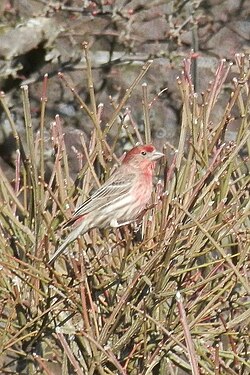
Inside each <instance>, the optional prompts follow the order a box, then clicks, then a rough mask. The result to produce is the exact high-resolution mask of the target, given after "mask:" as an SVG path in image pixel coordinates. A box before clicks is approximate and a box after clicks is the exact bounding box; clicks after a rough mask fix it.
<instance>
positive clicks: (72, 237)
mask: <svg viewBox="0 0 250 375" xmlns="http://www.w3.org/2000/svg"><path fill="white" fill-rule="evenodd" d="M87 230H88V227H87V225H86V221H84V222H82V223H81V224H80V225H79V226H77V227H76V228H74V229H73V230H72V232H71V233H70V234H69V235H68V236H67V237H66V238H65V240H64V241H63V243H62V244H61V245H60V246H59V248H58V249H57V250H56V252H55V254H54V255H53V256H52V258H51V259H50V260H49V262H48V264H49V265H51V264H53V263H54V262H55V260H56V259H57V258H58V257H59V256H60V255H61V254H62V253H63V251H64V250H65V249H66V247H67V246H68V245H69V244H70V243H71V242H73V241H75V239H76V238H77V237H78V236H80V234H84V233H85V232H87Z"/></svg>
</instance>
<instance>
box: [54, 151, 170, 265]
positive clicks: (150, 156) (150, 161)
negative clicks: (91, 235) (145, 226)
mask: <svg viewBox="0 0 250 375" xmlns="http://www.w3.org/2000/svg"><path fill="white" fill-rule="evenodd" d="M163 155H164V154H162V153H161V152H159V151H156V149H155V147H154V146H153V145H151V144H147V145H140V146H136V147H134V148H132V150H130V151H129V152H128V153H127V154H126V156H125V157H124V159H123V161H122V164H121V165H120V166H119V167H118V168H117V169H116V171H115V172H114V173H113V174H112V175H111V176H110V178H109V179H108V180H107V181H106V182H105V183H104V184H103V185H102V186H101V187H100V188H99V189H97V190H96V191H95V192H94V194H93V195H92V196H91V197H90V198H89V199H87V200H86V201H85V202H84V203H83V204H82V205H81V206H79V207H78V208H77V210H76V211H75V212H74V214H73V217H72V218H71V219H70V220H68V221H67V222H66V223H65V224H64V227H68V226H70V225H73V230H72V231H71V232H70V234H69V235H68V236H67V237H66V238H65V240H64V242H63V243H62V244H61V245H60V246H59V248H58V250H57V251H56V252H55V254H54V255H53V256H52V258H51V259H50V260H49V262H48V264H53V263H54V261H55V260H56V259H57V258H58V256H59V255H60V254H61V253H62V252H63V251H64V250H65V249H66V247H67V246H68V245H69V244H70V243H71V242H73V241H74V240H75V239H76V238H77V237H78V236H79V235H80V234H84V233H86V232H87V231H89V230H90V229H92V228H99V229H101V228H107V227H112V228H117V227H120V226H122V225H126V224H129V223H131V222H132V221H134V220H136V218H137V217H138V215H139V214H140V213H141V212H142V210H143V209H144V208H145V206H146V204H147V203H148V202H149V200H150V197H151V193H152V188H153V171H154V168H155V164H156V163H155V162H156V160H157V159H159V158H161V157H162V156H163Z"/></svg>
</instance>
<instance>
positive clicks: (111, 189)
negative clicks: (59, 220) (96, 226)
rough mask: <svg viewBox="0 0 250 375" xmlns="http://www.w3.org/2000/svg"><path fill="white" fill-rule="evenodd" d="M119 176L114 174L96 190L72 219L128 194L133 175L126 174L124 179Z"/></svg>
mask: <svg viewBox="0 0 250 375" xmlns="http://www.w3.org/2000/svg"><path fill="white" fill-rule="evenodd" d="M117 172H118V171H117ZM119 175H120V173H116V172H115V173H114V174H113V175H112V176H111V177H110V178H109V179H108V181H107V182H106V183H105V184H103V185H102V186H101V187H100V188H99V189H97V190H96V191H95V192H94V193H93V195H92V196H91V197H90V198H88V199H87V200H86V201H85V202H84V203H83V204H82V205H81V206H79V207H78V208H77V209H76V211H75V212H74V214H73V218H74V217H76V216H77V217H79V216H82V215H85V214H87V213H88V212H90V211H94V210H95V209H100V208H101V207H102V206H104V205H106V204H107V203H108V202H112V201H113V200H115V199H116V198H119V197H121V196H122V195H124V194H125V193H127V192H129V190H130V188H131V186H132V185H133V184H132V183H131V181H132V180H133V179H134V178H135V175H134V174H133V173H131V174H127V175H126V177H124V176H119Z"/></svg>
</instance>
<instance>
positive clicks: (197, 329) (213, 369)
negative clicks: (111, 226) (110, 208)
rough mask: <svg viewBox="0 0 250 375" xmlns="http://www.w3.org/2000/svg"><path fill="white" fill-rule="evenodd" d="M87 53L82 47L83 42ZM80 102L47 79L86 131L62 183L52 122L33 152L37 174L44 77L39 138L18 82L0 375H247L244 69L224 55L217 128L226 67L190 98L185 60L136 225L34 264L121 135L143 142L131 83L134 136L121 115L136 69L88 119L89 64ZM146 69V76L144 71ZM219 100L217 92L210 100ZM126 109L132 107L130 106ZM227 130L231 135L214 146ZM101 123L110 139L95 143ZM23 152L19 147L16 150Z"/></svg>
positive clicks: (3, 181) (3, 242) (62, 159)
mask: <svg viewBox="0 0 250 375" xmlns="http://www.w3.org/2000/svg"><path fill="white" fill-rule="evenodd" d="M85 53H86V57H88V50H87V45H85ZM86 61H87V75H88V87H89V95H90V98H91V105H90V106H87V105H86V104H85V103H84V102H83V101H82V100H81V98H80V97H79V96H78V95H77V93H76V92H75V91H74V89H73V87H72V86H71V84H69V83H68V81H67V77H65V76H64V75H61V76H60V77H61V79H62V80H63V81H64V83H65V84H66V85H67V86H68V87H69V89H71V90H72V92H73V94H74V96H75V100H76V101H78V102H79V111H80V110H83V111H85V113H87V114H88V116H89V121H90V122H91V123H92V127H93V132H92V135H91V139H90V140H89V141H86V140H85V139H84V137H83V135H80V138H81V143H82V149H80V150H77V151H76V158H78V160H79V174H78V176H77V178H76V180H74V181H73V180H72V178H71V176H70V170H69V165H68V159H67V150H66V148H65V145H64V134H63V132H64V130H63V129H62V126H61V122H60V118H59V117H58V116H57V117H56V119H55V122H54V123H53V125H52V127H51V133H50V134H51V136H50V139H49V141H46V147H47V148H48V145H49V147H51V150H53V153H54V163H53V169H52V172H51V174H50V175H49V176H47V177H46V178H45V175H46V173H45V171H46V163H45V156H44V155H45V152H44V149H45V138H44V131H45V122H46V120H45V119H46V103H47V98H46V95H47V94H46V91H47V82H48V77H47V76H45V77H44V86H43V92H42V97H41V117H40V118H41V121H40V130H39V132H38V133H36V134H34V131H33V129H32V118H31V114H30V108H29V94H28V87H27V86H24V87H22V90H21V91H22V96H23V110H24V119H25V126H26V140H23V139H20V138H19V135H18V133H17V130H16V127H15V122H14V120H13V118H12V116H11V113H10V111H9V109H8V107H7V104H6V100H5V96H4V93H2V94H1V103H2V106H3V108H4V110H5V112H6V114H7V116H8V119H9V122H10V125H11V127H12V132H13V135H14V137H15V139H16V164H15V171H16V177H15V180H14V181H9V180H8V178H7V176H5V174H4V173H3V171H0V174H1V178H0V222H1V224H0V232H1V236H0V247H1V252H0V266H1V279H0V306H1V322H0V337H1V339H0V352H1V358H2V360H1V364H0V365H1V370H0V372H1V373H6V374H7V373H14V372H15V371H16V372H17V373H20V374H22V373H23V374H27V373H28V374H49V375H51V374H58V373H62V374H73V373H77V374H89V375H91V374H102V375H104V374H132V375H133V374H141V375H149V374H157V375H158V374H202V373H203V374H211V375H214V374H230V375H239V374H241V375H243V374H247V373H249V371H250V366H249V362H248V358H249V332H248V328H249V318H250V314H249V311H250V310H249V297H248V296H249V291H250V286H249V282H248V276H249V238H250V237H249V227H250V225H249V224H250V219H249V212H250V199H249V182H250V177H249V176H250V175H249V155H250V138H249V133H250V130H249V108H250V95H249V75H250V69H249V62H248V60H247V58H245V57H244V56H239V55H237V56H236V60H235V67H236V68H237V74H236V75H235V78H234V79H233V80H232V82H231V85H230V87H229V90H230V95H229V96H228V102H227V105H226V106H225V111H224V114H223V116H222V117H221V119H220V121H218V122H213V116H214V113H215V112H216V105H217V99H218V97H219V96H220V95H222V88H223V85H224V82H225V79H226V77H227V76H228V73H229V71H230V68H231V65H230V64H227V63H226V62H225V61H222V62H220V63H219V64H218V69H217V72H216V74H215V77H214V80H213V82H211V84H210V86H209V87H208V89H207V91H206V92H204V93H203V94H202V95H197V94H196V93H195V92H194V90H193V85H192V78H191V75H190V65H191V60H190V59H187V60H186V61H185V62H184V67H183V72H182V73H181V74H180V77H179V78H178V83H179V88H180V92H181V95H182V101H183V110H182V124H181V133H180V139H179V146H178V149H177V150H175V149H174V147H173V146H172V145H170V144H169V143H168V142H166V144H165V150H167V149H168V148H170V149H171V150H172V152H173V158H172V160H171V161H170V162H169V161H168V160H166V158H165V160H164V161H162V162H161V163H160V165H159V167H158V170H157V176H158V178H160V180H159V181H158V183H157V184H156V186H155V192H154V194H153V196H152V205H151V206H150V207H149V208H148V210H147V212H146V214H145V215H144V217H143V222H142V227H141V229H140V231H139V232H135V229H134V228H133V227H132V226H127V227H124V228H122V229H118V230H114V231H112V230H107V231H104V232H102V233H100V232H99V231H98V230H92V231H91V232H90V233H88V234H86V235H84V237H82V238H80V239H79V240H77V241H76V242H75V243H73V244H71V245H70V249H69V251H68V253H66V254H65V255H63V256H62V257H61V258H60V259H59V260H58V261H57V262H56V264H55V266H54V267H48V265H47V261H48V259H49V254H52V253H53V252H54V251H55V248H56V247H57V245H58V243H59V241H60V239H61V238H62V237H63V235H64V233H63V231H62V230H61V229H60V228H61V227H60V224H61V223H62V222H63V221H64V220H65V219H66V218H69V217H70V215H71V212H72V211H74V208H75V207H76V206H77V205H79V204H80V203H81V202H82V201H83V200H84V199H86V197H87V196H88V195H89V193H90V191H91V190H92V189H93V188H95V187H96V186H98V185H99V184H101V183H102V182H103V181H104V180H105V179H106V178H107V177H108V176H109V174H110V173H111V172H112V168H113V166H114V165H115V164H117V163H119V157H120V156H121V155H117V153H116V151H117V150H118V149H119V147H118V145H119V137H120V134H121V132H123V134H124V132H126V134H127V137H128V139H129V140H130V143H131V146H132V145H134V144H136V142H138V141H143V142H145V141H146V142H150V141H151V127H150V121H149V113H150V109H151V107H152V106H153V105H154V101H153V98H148V95H147V86H146V85H145V84H144V85H143V90H142V99H143V106H144V115H145V116H144V123H145V132H144V134H140V133H139V130H138V128H137V126H136V124H134V123H133V122H132V119H130V120H129V121H126V125H124V123H123V121H121V119H122V118H123V115H124V113H125V112H126V102H127V99H128V98H129V97H130V96H133V89H134V87H135V86H136V85H138V84H139V83H140V81H141V79H142V78H143V76H144V75H145V74H146V72H147V70H148V68H149V66H150V65H151V62H148V63H146V64H145V65H144V66H143V68H142V70H141V72H138V78H137V79H136V80H135V81H134V82H133V84H132V85H131V86H130V87H129V88H128V90H127V91H126V93H125V96H124V97H123V99H122V100H121V101H120V102H119V103H115V102H113V103H112V104H113V114H112V116H111V118H110V120H109V122H108V123H107V124H102V123H101V119H102V106H101V105H98V103H96V99H95V92H94V83H93V82H92V74H91V66H90V61H89V59H88V58H87V60H86ZM152 69H153V68H152ZM223 95H226V94H225V93H224V92H223ZM131 111H132V112H133V108H131ZM232 125H233V126H234V131H235V139H234V140H232V141H230V142H227V140H226V139H227V137H226V136H227V130H228V128H229V127H231V126H232ZM112 127H115V128H116V130H117V137H116V138H115V139H112V140H109V143H108V142H107V136H108V135H109V131H110V129H111V128H112ZM24 145H25V146H24Z"/></svg>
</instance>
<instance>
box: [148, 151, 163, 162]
mask: <svg viewBox="0 0 250 375" xmlns="http://www.w3.org/2000/svg"><path fill="white" fill-rule="evenodd" d="M163 156H164V154H163V153H162V152H159V151H154V152H153V153H152V155H151V160H157V159H160V158H162V157H163Z"/></svg>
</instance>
